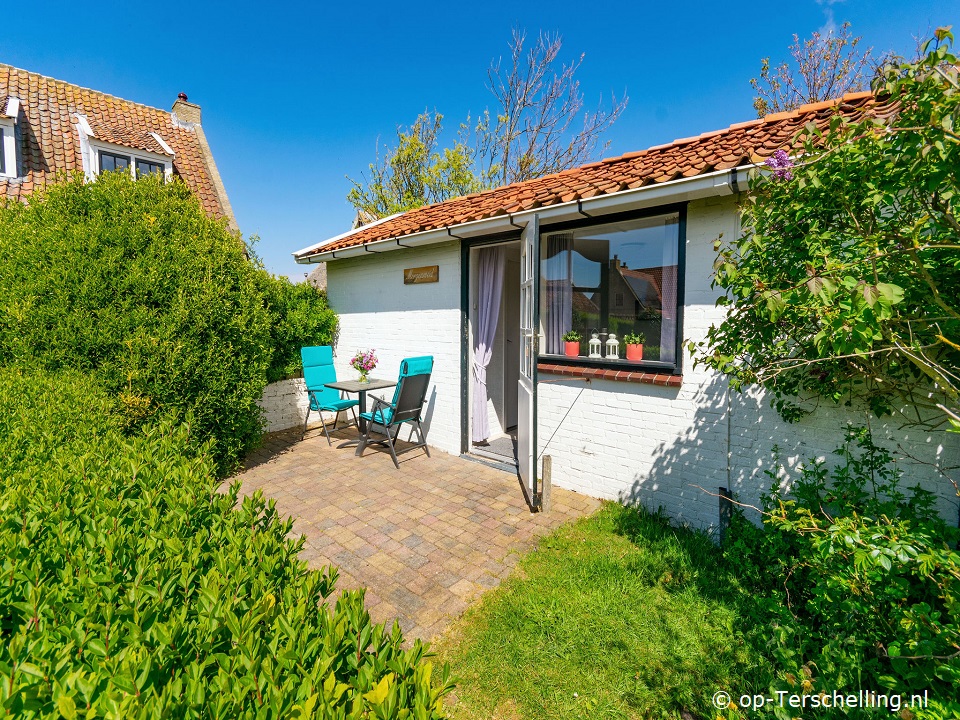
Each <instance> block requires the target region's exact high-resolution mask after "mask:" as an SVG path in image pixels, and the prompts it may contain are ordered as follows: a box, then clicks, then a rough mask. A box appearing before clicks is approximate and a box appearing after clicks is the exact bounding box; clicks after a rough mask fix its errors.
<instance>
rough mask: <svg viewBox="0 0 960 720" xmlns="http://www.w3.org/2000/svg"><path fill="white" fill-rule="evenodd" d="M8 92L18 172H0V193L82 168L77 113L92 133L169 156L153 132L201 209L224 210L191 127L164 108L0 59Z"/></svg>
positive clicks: (3, 90) (17, 193)
mask: <svg viewBox="0 0 960 720" xmlns="http://www.w3.org/2000/svg"><path fill="white" fill-rule="evenodd" d="M8 96H9V97H16V98H18V99H19V100H20V113H19V116H18V117H19V120H18V124H19V126H20V130H21V132H20V133H19V136H20V138H21V141H20V147H19V148H18V153H19V163H20V164H19V167H20V169H21V172H22V175H21V177H18V178H14V179H6V178H4V179H0V197H7V198H11V199H14V200H22V199H25V198H26V196H28V195H30V194H31V193H32V192H34V191H35V190H38V189H40V188H42V187H44V186H45V185H48V184H50V183H52V182H54V181H55V179H56V178H57V177H58V176H59V175H62V174H63V173H71V172H75V171H82V170H83V161H82V159H81V155H80V135H79V131H78V130H77V127H76V126H77V123H78V122H79V119H78V115H83V116H84V118H86V120H87V122H88V123H89V125H90V129H91V130H93V133H94V136H95V138H96V139H98V140H102V141H103V142H107V143H111V144H114V145H121V146H123V147H128V148H130V149H132V150H146V151H149V152H151V153H157V154H160V155H167V156H169V153H167V151H166V150H165V149H164V148H163V146H162V145H161V144H160V143H158V142H157V140H156V139H155V138H154V137H153V136H152V135H151V134H150V133H156V134H157V135H159V136H160V137H161V138H162V139H163V141H164V142H165V143H166V144H167V145H168V146H169V147H170V148H171V149H172V150H173V152H174V158H173V172H174V174H176V175H179V176H180V177H181V178H183V180H184V181H185V182H186V183H187V185H188V186H189V187H190V189H191V190H192V191H193V193H194V194H196V195H197V197H199V198H200V202H201V203H202V204H203V207H204V209H205V210H206V211H207V212H208V213H210V214H211V215H214V216H216V217H224V216H226V215H227V214H228V213H227V212H226V211H225V209H224V207H223V205H222V203H221V200H220V196H219V195H218V193H217V190H216V188H215V187H214V182H213V179H212V178H211V177H210V173H209V172H208V169H207V165H206V162H205V160H204V154H203V150H202V148H201V144H200V140H199V138H198V136H197V133H196V132H195V131H194V130H193V129H191V128H189V127H187V126H186V125H185V124H184V123H176V122H175V121H174V118H173V116H172V114H171V112H169V111H167V110H160V109H158V108H153V107H148V106H146V105H141V104H139V103H135V102H131V101H129V100H123V99H121V98H117V97H113V96H112V95H107V94H106V93H102V92H97V91H95V90H89V89H87V88H83V87H79V86H77V85H72V84H70V83H67V82H63V81H62V80H54V79H53V78H48V77H45V76H43V75H39V74H37V73H32V72H29V71H27V70H21V69H19V68H15V67H11V66H9V65H0V99H5V98H7V97H8ZM0 110H2V108H0Z"/></svg>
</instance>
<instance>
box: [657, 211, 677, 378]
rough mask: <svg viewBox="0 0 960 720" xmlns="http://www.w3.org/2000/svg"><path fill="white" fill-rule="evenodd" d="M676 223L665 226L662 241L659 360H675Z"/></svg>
mask: <svg viewBox="0 0 960 720" xmlns="http://www.w3.org/2000/svg"><path fill="white" fill-rule="evenodd" d="M676 228H677V226H676V224H674V222H672V221H671V222H670V223H668V224H667V225H666V227H665V233H664V235H665V237H664V242H663V281H662V282H663V284H662V286H661V288H660V299H661V316H660V317H661V320H662V323H661V325H660V360H662V361H663V362H676V361H677V281H678V279H679V278H678V277H677V263H678V262H679V259H678V257H677V250H678V247H677V237H676Z"/></svg>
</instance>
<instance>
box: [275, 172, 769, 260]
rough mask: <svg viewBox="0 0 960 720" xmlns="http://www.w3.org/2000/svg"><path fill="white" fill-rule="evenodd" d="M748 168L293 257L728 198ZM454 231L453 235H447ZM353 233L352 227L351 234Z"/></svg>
mask: <svg viewBox="0 0 960 720" xmlns="http://www.w3.org/2000/svg"><path fill="white" fill-rule="evenodd" d="M754 167H756V166H755V165H748V166H746V167H739V168H733V169H730V170H718V171H716V172H712V173H706V174H704V175H697V176H696V177H692V178H680V179H679V180H671V181H669V182H665V183H658V184H656V185H646V186H644V187H641V188H635V189H633V190H623V191H621V192H616V193H610V194H607V195H598V196H596V197H592V198H588V199H586V200H571V201H570V202H566V203H558V204H556V205H547V206H545V207H539V208H531V209H529V210H522V211H520V212H517V213H513V214H509V213H505V214H503V215H498V216H496V217H491V218H484V219H483V220H471V221H470V222H466V223H459V224H455V225H445V226H443V227H440V228H435V229H433V230H424V231H421V232H417V233H411V234H409V235H401V236H400V237H395V238H386V239H384V240H375V241H373V242H367V243H363V244H362V245H354V246H351V247H346V248H341V249H339V250H329V251H326V252H324V250H323V245H325V244H327V243H329V242H332V241H333V240H342V239H343V238H344V237H348V236H349V235H346V236H343V235H341V236H338V237H336V238H333V239H332V240H329V241H326V242H324V243H323V244H320V245H314V246H311V247H308V248H304V249H303V250H299V251H297V252H295V253H293V256H294V259H295V260H296V261H297V262H298V263H300V264H303V265H306V264H310V263H320V262H327V261H329V260H341V259H344V258H349V257H359V256H361V255H371V254H379V253H381V252H387V251H389V250H398V249H401V248H415V247H421V246H424V245H433V244H437V243H442V242H449V241H450V240H456V239H459V240H469V239H471V238H474V237H482V236H484V235H493V234H496V233H502V232H509V231H511V230H518V229H522V228H523V227H525V226H526V224H527V222H529V221H530V218H531V217H532V216H533V215H538V216H539V217H540V224H541V225H544V224H550V223H557V222H565V221H568V220H576V219H579V218H583V217H591V218H593V217H603V216H604V215H609V214H612V213H618V212H624V211H628V210H639V209H643V208H648V207H655V206H657V205H666V204H669V203H672V202H683V201H688V200H697V199H700V198H706V197H717V196H723V195H734V194H737V193H739V192H742V191H744V190H746V188H747V186H748V177H749V175H748V174H749V171H750V170H751V169H752V168H754ZM367 227H369V226H367ZM454 228H455V229H456V232H453V229H454ZM359 231H360V230H359V229H358V230H357V231H356V232H359Z"/></svg>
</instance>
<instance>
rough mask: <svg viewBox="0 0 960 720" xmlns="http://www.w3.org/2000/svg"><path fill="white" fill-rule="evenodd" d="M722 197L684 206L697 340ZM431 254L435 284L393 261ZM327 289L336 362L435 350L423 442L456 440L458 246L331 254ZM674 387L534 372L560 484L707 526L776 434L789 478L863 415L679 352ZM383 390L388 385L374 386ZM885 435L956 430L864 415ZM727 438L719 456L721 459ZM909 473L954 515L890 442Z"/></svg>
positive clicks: (942, 452)
mask: <svg viewBox="0 0 960 720" xmlns="http://www.w3.org/2000/svg"><path fill="white" fill-rule="evenodd" d="M736 222H737V220H736V210H735V205H734V202H733V200H732V199H730V198H726V199H723V198H716V199H712V200H703V201H697V202H694V203H691V204H690V206H689V209H688V216H687V252H686V273H685V275H686V288H685V294H686V297H685V301H686V307H685V309H684V335H685V339H687V340H695V341H699V340H701V339H703V337H704V336H705V334H706V331H707V329H708V328H709V326H710V325H711V323H713V322H717V321H719V320H720V319H721V318H722V314H723V310H722V309H721V308H717V307H716V305H715V301H716V298H717V295H718V291H717V290H714V289H711V288H710V277H711V273H712V266H713V260H714V257H715V255H714V251H713V242H714V240H715V239H716V238H717V236H718V235H720V234H721V233H723V234H724V236H725V237H727V238H730V237H734V236H735V235H736V233H737V225H736ZM422 265H439V266H440V282H439V283H435V284H426V285H404V284H403V272H402V271H403V269H404V268H408V267H418V266H422ZM328 281H329V291H328V292H329V298H330V303H331V305H332V307H333V308H334V309H335V310H336V311H337V312H338V313H340V321H341V331H340V340H339V344H338V346H337V357H336V363H337V372H338V373H339V377H341V378H344V379H345V378H353V377H356V372H355V371H354V370H352V369H351V368H349V366H348V365H347V362H348V361H349V359H350V357H352V355H353V353H354V352H355V351H357V350H360V349H367V348H375V349H376V350H377V352H378V354H379V356H380V367H378V368H377V370H376V371H375V373H374V374H375V375H377V376H380V377H385V378H396V376H397V373H398V370H399V365H400V360H401V359H402V358H404V357H409V356H413V355H433V356H434V359H435V364H434V373H433V381H432V384H431V388H430V392H429V394H428V410H427V413H426V417H427V425H428V427H429V433H428V438H429V441H430V443H431V445H433V446H435V447H437V448H439V449H441V450H444V451H446V452H450V453H459V451H460V251H459V247H458V245H457V244H456V243H449V244H444V245H439V246H433V247H429V248H422V249H417V250H399V251H392V252H388V253H384V254H383V255H380V256H378V257H376V258H374V257H369V258H367V257H361V258H354V259H347V260H337V261H333V262H331V263H329V265H328ZM683 363H684V376H683V385H682V387H680V388H665V387H659V386H653V385H645V384H638V383H621V382H612V381H597V380H595V381H590V382H588V381H582V380H576V379H571V378H560V377H557V376H542V377H541V380H542V382H541V384H540V385H539V387H538V392H539V398H540V401H539V406H538V419H539V429H538V434H539V443H540V450H541V452H542V453H545V454H549V455H551V456H552V457H553V479H554V483H555V484H556V485H558V486H559V487H565V488H569V489H572V490H577V491H579V492H583V493H586V494H589V495H593V496H596V497H603V498H616V499H632V500H637V501H640V502H642V503H644V504H645V505H647V506H649V507H652V508H657V507H663V508H664V510H665V511H666V512H667V513H668V514H670V515H671V516H673V517H675V518H677V519H679V520H681V521H684V522H688V523H689V524H691V525H693V526H697V527H704V528H710V527H713V526H715V525H716V522H717V519H718V509H717V507H718V501H717V498H716V497H713V496H712V495H708V494H707V493H706V492H704V491H703V490H700V489H699V488H698V487H697V486H702V487H703V488H705V489H706V490H707V491H709V492H712V493H715V492H716V491H717V488H718V487H720V486H725V487H729V488H731V489H732V490H733V491H734V492H735V493H737V494H738V496H739V498H740V499H742V500H743V501H745V502H750V503H753V502H756V499H757V498H758V497H759V495H760V493H761V492H762V491H763V490H764V489H766V487H767V480H766V478H765V476H764V475H763V469H764V468H767V467H769V466H770V465H771V457H772V455H771V453H772V447H773V445H774V444H777V445H779V446H780V447H781V448H783V452H784V459H785V460H787V464H788V472H787V475H786V477H785V478H784V481H785V482H789V479H790V477H792V474H791V471H792V472H793V473H795V470H796V463H797V462H798V461H799V460H801V459H806V458H808V457H810V456H818V457H823V458H826V459H828V460H831V459H833V458H832V456H831V455H830V454H831V452H832V450H833V449H834V448H835V447H836V446H837V445H838V444H839V441H840V439H841V437H842V427H843V423H844V421H845V420H847V419H849V420H852V421H853V422H858V423H862V422H864V420H865V416H864V415H863V414H856V413H851V412H849V411H847V412H845V411H843V410H840V409H834V408H829V409H824V408H821V409H820V410H819V411H818V412H817V413H816V414H815V415H813V416H811V417H809V418H807V419H805V420H804V421H802V422H800V423H798V424H796V425H789V424H786V423H784V422H783V421H782V420H780V419H779V418H778V417H777V415H776V413H775V411H774V410H773V409H772V408H770V407H769V404H768V402H767V400H766V399H765V398H763V397H762V396H761V395H760V394H758V393H755V392H753V393H747V394H745V395H743V396H741V395H738V394H736V393H734V394H732V395H731V394H730V393H728V392H727V383H726V380H725V379H724V378H723V377H722V376H720V375H718V374H717V373H714V372H712V371H709V370H705V369H703V368H698V369H696V370H694V369H693V367H692V361H691V359H690V358H689V356H688V355H687V354H686V353H685V356H684V359H683ZM386 392H387V393H389V392H390V391H386ZM874 430H875V431H879V432H877V435H880V436H885V437H886V438H887V440H886V443H887V445H888V446H889V447H891V448H895V447H896V445H897V444H898V443H900V444H901V445H902V446H903V447H904V448H905V449H906V450H907V451H908V452H909V454H911V455H914V456H916V457H919V458H923V459H925V460H927V461H930V462H940V463H943V464H945V465H956V464H960V436H957V435H947V434H944V433H940V434H936V435H932V436H926V435H922V434H917V433H915V432H914V431H899V430H898V429H896V428H894V427H884V426H882V424H879V423H876V422H874ZM728 449H729V456H730V461H729V464H728ZM898 457H899V458H900V459H899V460H898V462H900V463H901V466H902V467H903V468H904V470H905V471H906V473H907V478H908V484H914V483H916V482H920V483H921V484H922V485H924V486H925V487H927V488H928V489H931V490H933V491H935V492H937V493H938V494H939V496H940V509H941V511H942V513H943V515H944V517H945V518H947V519H948V520H951V521H954V522H955V521H956V517H957V510H956V507H957V499H956V497H955V496H953V494H952V487H951V486H950V485H949V483H947V482H946V481H944V480H943V479H942V478H940V477H939V476H938V475H937V473H936V471H935V469H933V468H932V467H931V466H929V465H918V464H916V463H913V462H912V461H909V460H907V459H906V458H905V457H904V454H903V453H898Z"/></svg>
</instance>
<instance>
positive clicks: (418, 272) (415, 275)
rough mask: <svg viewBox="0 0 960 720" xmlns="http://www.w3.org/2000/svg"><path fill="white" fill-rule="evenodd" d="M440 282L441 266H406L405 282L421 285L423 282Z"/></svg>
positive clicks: (405, 283)
mask: <svg viewBox="0 0 960 720" xmlns="http://www.w3.org/2000/svg"><path fill="white" fill-rule="evenodd" d="M435 282H440V266H439V265H427V266H426V267H416V268H404V270H403V284H404V285H420V284H421V283H435Z"/></svg>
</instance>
